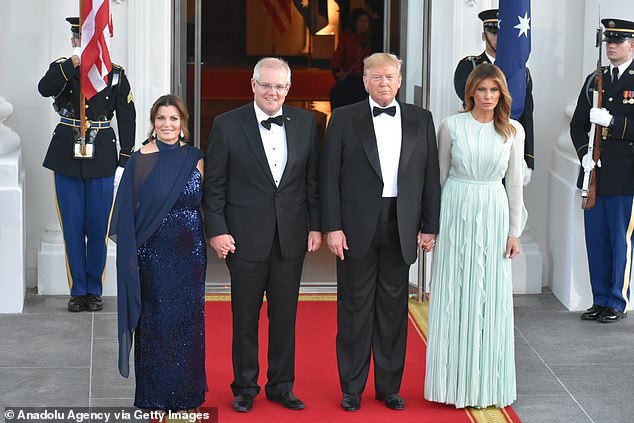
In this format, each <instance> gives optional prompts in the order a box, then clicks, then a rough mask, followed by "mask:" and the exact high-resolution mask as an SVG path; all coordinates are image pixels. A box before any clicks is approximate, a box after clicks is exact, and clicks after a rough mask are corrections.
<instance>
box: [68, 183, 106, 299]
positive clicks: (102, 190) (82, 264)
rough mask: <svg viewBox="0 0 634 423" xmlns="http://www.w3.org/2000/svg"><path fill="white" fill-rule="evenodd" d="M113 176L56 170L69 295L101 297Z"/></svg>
mask: <svg viewBox="0 0 634 423" xmlns="http://www.w3.org/2000/svg"><path fill="white" fill-rule="evenodd" d="M113 181H114V178H113V177H112V176H111V177H108V178H89V179H82V178H73V177H70V176H66V175H62V174H60V173H55V194H56V196H57V207H58V212H59V218H60V222H61V225H62V232H63V234H64V244H65V248H66V270H67V273H68V284H69V287H70V294H71V295H72V296H80V295H86V294H94V295H98V296H101V293H102V290H103V279H104V273H105V272H104V268H105V265H106V256H107V247H108V243H107V241H108V226H109V223H110V214H111V211H112V197H113V191H114V187H113Z"/></svg>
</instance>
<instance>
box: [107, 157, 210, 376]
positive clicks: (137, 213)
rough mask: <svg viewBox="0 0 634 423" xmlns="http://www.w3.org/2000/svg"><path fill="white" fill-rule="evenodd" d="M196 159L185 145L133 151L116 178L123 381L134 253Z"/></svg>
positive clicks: (132, 318)
mask: <svg viewBox="0 0 634 423" xmlns="http://www.w3.org/2000/svg"><path fill="white" fill-rule="evenodd" d="M202 157H203V154H202V152H201V151H200V150H199V149H197V148H194V147H191V146H189V145H184V146H183V147H180V148H175V149H166V150H164V149H161V151H158V152H156V153H148V154H141V153H140V152H138V151H137V152H136V153H134V154H133V155H132V157H130V160H129V161H128V163H127V164H126V168H125V172H124V173H123V177H122V178H121V182H120V184H119V188H118V191H117V198H116V200H115V205H114V210H113V214H112V219H111V223H110V232H109V236H110V238H111V239H112V240H113V241H115V242H116V243H117V312H118V321H119V325H118V326H119V330H118V335H119V373H121V375H122V376H124V377H128V376H129V374H130V364H129V361H130V349H131V348H132V339H133V333H134V330H135V329H136V326H137V323H138V321H139V314H140V311H141V283H140V280H139V265H138V260H137V249H138V248H139V247H141V246H142V245H143V244H144V243H145V242H146V241H147V240H148V239H149V238H150V236H152V234H153V233H154V232H155V231H156V230H157V229H158V227H159V226H160V225H161V223H162V221H163V218H165V216H166V215H167V214H168V213H169V212H170V210H171V209H172V207H173V206H174V204H175V203H176V200H178V198H179V197H180V195H181V193H182V192H183V189H184V188H185V185H186V184H187V181H188V180H189V177H190V176H191V173H192V172H193V170H194V167H195V166H196V164H197V163H198V161H199V160H200V159H201V158H202Z"/></svg>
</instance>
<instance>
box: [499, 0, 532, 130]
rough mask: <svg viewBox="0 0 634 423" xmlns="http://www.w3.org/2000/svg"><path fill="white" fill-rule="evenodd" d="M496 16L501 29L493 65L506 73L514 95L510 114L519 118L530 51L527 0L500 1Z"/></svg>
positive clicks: (529, 4) (522, 110)
mask: <svg viewBox="0 0 634 423" xmlns="http://www.w3.org/2000/svg"><path fill="white" fill-rule="evenodd" d="M498 19H499V20H498V22H499V26H500V30H499V31H498V45H497V54H496V58H495V64H496V65H498V66H499V67H500V68H501V69H502V70H503V71H504V75H506V81H507V82H508V85H509V91H510V92H511V97H512V98H513V105H512V111H511V116H512V117H513V119H518V118H519V117H520V116H521V115H522V113H524V99H525V97H526V61H528V56H529V55H530V53H531V33H532V29H531V25H532V23H531V2H530V0H500V9H499V14H498Z"/></svg>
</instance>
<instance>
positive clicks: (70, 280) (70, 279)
mask: <svg viewBox="0 0 634 423" xmlns="http://www.w3.org/2000/svg"><path fill="white" fill-rule="evenodd" d="M53 187H54V188H55V209H56V210H57V218H58V219H59V226H60V228H61V229H62V234H63V233H64V222H63V221H62V213H61V212H60V211H59V201H58V200H57V198H58V194H57V181H56V179H55V173H53ZM62 239H63V240H64V252H66V238H64V237H63V236H62ZM64 262H65V263H66V277H67V278H68V289H69V290H70V291H71V292H72V290H73V273H72V272H71V271H70V264H69V263H68V254H64Z"/></svg>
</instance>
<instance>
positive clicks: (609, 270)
mask: <svg viewBox="0 0 634 423" xmlns="http://www.w3.org/2000/svg"><path fill="white" fill-rule="evenodd" d="M633 202H634V196H632V195H610V196H606V195H597V203H596V205H595V206H594V208H592V209H588V210H586V211H585V212H584V218H585V219H584V220H585V229H586V250H587V252H588V265H589V267H590V283H591V285H592V296H593V299H594V304H596V305H599V306H603V307H613V308H615V309H617V310H619V311H624V310H625V309H626V308H627V305H628V303H629V296H630V276H631V271H632V231H633V230H634V213H633V212H634V209H633Z"/></svg>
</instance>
